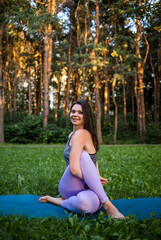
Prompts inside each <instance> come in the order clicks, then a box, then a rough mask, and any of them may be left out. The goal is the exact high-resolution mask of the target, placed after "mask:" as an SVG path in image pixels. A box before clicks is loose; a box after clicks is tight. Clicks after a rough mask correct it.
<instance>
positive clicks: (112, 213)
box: [103, 200, 125, 219]
mask: <svg viewBox="0 0 161 240" xmlns="http://www.w3.org/2000/svg"><path fill="white" fill-rule="evenodd" d="M103 207H104V209H105V213H106V214H107V215H108V216H109V217H111V218H112V219H125V216H124V215H123V214H122V213H120V212H119V211H118V209H117V208H116V207H115V206H114V205H113V204H112V203H111V201H110V200H108V201H106V202H105V203H104V204H103Z"/></svg>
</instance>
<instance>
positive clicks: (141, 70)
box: [136, 0, 149, 142]
mask: <svg viewBox="0 0 161 240" xmlns="http://www.w3.org/2000/svg"><path fill="white" fill-rule="evenodd" d="M138 6H139V7H141V6H142V1H141V0H139V2H138ZM136 29H137V31H136V56H137V57H138V58H139V59H140V61H139V62H138V64H137V71H138V76H137V78H138V83H139V91H138V98H139V99H138V100H139V104H140V105H139V108H140V112H139V113H138V114H139V120H140V124H139V128H140V137H141V139H142V141H143V142H144V140H145V135H146V123H145V103H144V83H143V77H144V65H145V62H146V59H147V55H148V52H149V44H148V41H147V38H146V36H145V34H144V27H143V34H144V38H145V41H146V44H147V49H146V55H145V58H144V60H142V58H141V53H140V40H141V31H142V26H141V21H140V16H137V18H136Z"/></svg>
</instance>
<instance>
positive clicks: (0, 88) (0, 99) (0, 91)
mask: <svg viewBox="0 0 161 240" xmlns="http://www.w3.org/2000/svg"><path fill="white" fill-rule="evenodd" d="M2 39H3V28H2V25H0V143H4V83H3V77H2V67H3V63H2Z"/></svg>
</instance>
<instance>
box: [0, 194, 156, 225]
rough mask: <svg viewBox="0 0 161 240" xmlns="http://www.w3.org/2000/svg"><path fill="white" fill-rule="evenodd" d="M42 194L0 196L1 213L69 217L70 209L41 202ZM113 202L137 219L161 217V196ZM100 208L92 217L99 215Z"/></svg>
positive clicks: (123, 212) (126, 213)
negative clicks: (152, 216) (152, 215)
mask: <svg viewBox="0 0 161 240" xmlns="http://www.w3.org/2000/svg"><path fill="white" fill-rule="evenodd" d="M39 197H40V196H35V195H6V196H0V215H1V216H9V215H23V216H25V217H28V218H33V217H37V218H46V217H55V218H58V219H61V218H67V217H68V213H70V212H69V211H66V210H65V209H64V208H62V207H58V206H55V205H53V204H50V203H40V202H39ZM112 203H113V204H114V205H115V206H116V207H117V208H118V209H119V211H120V212H121V213H122V214H124V215H125V216H128V215H135V217H136V219H137V220H143V219H150V217H151V214H152V213H155V215H154V218H161V198H136V199H118V200H113V201H112ZM101 210H102V211H103V208H102V209H100V210H99V211H98V212H97V213H96V214H93V215H92V217H96V218H97V216H98V215H99V212H100V211H101Z"/></svg>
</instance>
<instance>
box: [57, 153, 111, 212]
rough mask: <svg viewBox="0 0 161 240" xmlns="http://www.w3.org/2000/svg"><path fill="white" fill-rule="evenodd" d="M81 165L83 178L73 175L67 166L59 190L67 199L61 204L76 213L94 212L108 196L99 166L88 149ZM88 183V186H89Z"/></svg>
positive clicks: (83, 155)
mask: <svg viewBox="0 0 161 240" xmlns="http://www.w3.org/2000/svg"><path fill="white" fill-rule="evenodd" d="M80 167H81V171H82V175H83V179H80V178H78V177H76V176H74V175H72V174H71V173H70V171H69V166H68V167H67V168H66V170H65V172H64V174H63V176H62V178H61V180H60V183H59V192H60V194H61V196H62V197H63V198H64V199H65V200H63V201H62V204H61V206H62V207H64V208H66V209H68V210H70V211H72V212H75V213H78V214H80V213H94V212H96V211H97V210H98V209H99V207H100V204H102V203H104V202H106V201H107V200H108V197H107V195H106V193H105V191H104V189H103V186H102V184H101V181H100V178H99V175H98V172H97V168H96V166H95V165H94V163H93V161H92V160H91V158H90V156H89V154H88V153H87V152H86V151H82V153H81V157H80ZM86 185H88V188H87V186H86Z"/></svg>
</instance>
